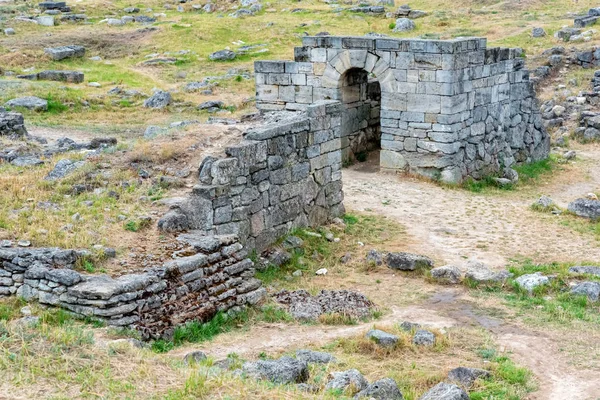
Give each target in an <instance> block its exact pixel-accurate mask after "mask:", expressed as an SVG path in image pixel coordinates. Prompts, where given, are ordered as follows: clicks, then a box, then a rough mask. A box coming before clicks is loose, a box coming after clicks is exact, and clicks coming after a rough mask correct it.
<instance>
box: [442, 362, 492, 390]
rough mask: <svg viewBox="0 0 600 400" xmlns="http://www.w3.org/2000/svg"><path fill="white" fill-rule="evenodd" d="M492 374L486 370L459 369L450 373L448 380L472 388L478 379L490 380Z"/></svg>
mask: <svg viewBox="0 0 600 400" xmlns="http://www.w3.org/2000/svg"><path fill="white" fill-rule="evenodd" d="M490 375H491V374H490V373H489V372H488V371H486V370H485V369H480V368H467V367H458V368H454V369H453V370H451V371H450V372H448V379H449V380H451V381H453V382H458V383H460V384H461V385H463V386H464V387H467V388H469V387H471V386H473V383H475V381H476V380H477V379H478V378H483V379H485V378H488V377H489V376H490Z"/></svg>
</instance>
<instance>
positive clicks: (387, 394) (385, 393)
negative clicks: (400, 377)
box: [354, 378, 404, 400]
mask: <svg viewBox="0 0 600 400" xmlns="http://www.w3.org/2000/svg"><path fill="white" fill-rule="evenodd" d="M354 398H355V399H376V400H403V399H404V397H403V396H402V393H401V392H400V389H399V388H398V384H397V383H396V381H395V380H393V379H391V378H383V379H380V380H378V381H375V382H373V383H371V384H369V385H368V386H367V387H366V388H365V389H363V390H361V391H360V392H358V393H357V394H356V396H355V397H354Z"/></svg>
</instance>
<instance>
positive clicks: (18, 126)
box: [0, 107, 27, 137]
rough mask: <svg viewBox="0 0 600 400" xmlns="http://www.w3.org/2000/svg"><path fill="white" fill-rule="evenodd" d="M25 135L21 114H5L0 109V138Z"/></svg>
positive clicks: (0, 108) (5, 112)
mask: <svg viewBox="0 0 600 400" xmlns="http://www.w3.org/2000/svg"><path fill="white" fill-rule="evenodd" d="M26 134H27V129H25V120H24V119H23V114H21V113H17V112H7V111H4V109H3V108H2V107H0V136H11V135H14V136H17V137H20V136H23V135H26Z"/></svg>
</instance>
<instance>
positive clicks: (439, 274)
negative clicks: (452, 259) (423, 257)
mask: <svg viewBox="0 0 600 400" xmlns="http://www.w3.org/2000/svg"><path fill="white" fill-rule="evenodd" d="M461 277H462V273H461V272H460V269H458V267H455V266H454V265H444V266H442V267H437V268H433V269H432V270H431V278H432V279H433V280H435V281H436V282H440V283H448V284H453V285H455V284H457V283H460V279H461Z"/></svg>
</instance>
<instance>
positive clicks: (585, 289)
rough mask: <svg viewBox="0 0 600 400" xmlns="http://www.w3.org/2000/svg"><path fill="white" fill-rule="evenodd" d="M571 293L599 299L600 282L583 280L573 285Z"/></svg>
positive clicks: (593, 299)
mask: <svg viewBox="0 0 600 400" xmlns="http://www.w3.org/2000/svg"><path fill="white" fill-rule="evenodd" d="M571 294H573V295H580V296H586V297H587V298H588V299H589V300H590V301H594V302H595V301H598V298H599V297H600V282H581V283H579V284H577V285H575V286H573V288H572V289H571Z"/></svg>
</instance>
